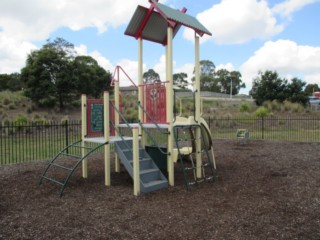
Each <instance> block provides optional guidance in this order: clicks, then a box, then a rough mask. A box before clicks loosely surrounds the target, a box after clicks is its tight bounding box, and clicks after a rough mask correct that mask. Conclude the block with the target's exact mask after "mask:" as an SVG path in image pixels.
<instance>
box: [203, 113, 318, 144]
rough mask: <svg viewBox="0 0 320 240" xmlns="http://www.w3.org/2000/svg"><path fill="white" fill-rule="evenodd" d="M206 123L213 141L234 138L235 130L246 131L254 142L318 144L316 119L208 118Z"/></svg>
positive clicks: (289, 117)
mask: <svg viewBox="0 0 320 240" xmlns="http://www.w3.org/2000/svg"><path fill="white" fill-rule="evenodd" d="M207 122H208V125H209V127H210V130H211V133H212V137H213V138H214V139H230V138H235V137H236V132H237V129H247V130H248V131H249V135H250V139H255V140H259V139H262V140H263V139H264V140H279V141H296V142H320V118H317V117H291V116H288V117H262V118H255V117H239V118H224V119H214V118H208V119H207Z"/></svg>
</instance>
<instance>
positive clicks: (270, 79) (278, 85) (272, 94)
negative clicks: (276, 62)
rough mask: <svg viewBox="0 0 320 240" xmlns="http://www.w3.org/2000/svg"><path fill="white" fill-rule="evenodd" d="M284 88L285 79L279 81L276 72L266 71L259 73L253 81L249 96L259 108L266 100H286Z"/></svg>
mask: <svg viewBox="0 0 320 240" xmlns="http://www.w3.org/2000/svg"><path fill="white" fill-rule="evenodd" d="M286 87H287V80H286V79H281V78H280V77H279V76H278V73H277V72H276V71H274V72H273V71H270V70H267V71H265V72H264V73H262V72H259V74H258V76H257V77H256V78H255V79H253V83H252V89H251V90H250V95H251V96H252V97H253V98H254V99H255V102H256V104H257V105H259V106H260V105H262V104H263V102H264V101H267V100H270V101H272V100H278V101H280V102H283V101H284V100H285V99H286V93H285V91H286Z"/></svg>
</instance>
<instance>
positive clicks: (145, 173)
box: [115, 140, 168, 193]
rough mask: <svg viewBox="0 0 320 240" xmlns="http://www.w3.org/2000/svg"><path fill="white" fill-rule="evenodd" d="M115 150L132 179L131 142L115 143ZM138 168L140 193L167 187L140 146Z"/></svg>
mask: <svg viewBox="0 0 320 240" xmlns="http://www.w3.org/2000/svg"><path fill="white" fill-rule="evenodd" d="M115 150H116V152H117V154H118V157H119V159H120V160H121V162H122V164H123V165H124V167H125V168H126V170H127V171H128V173H129V175H130V176H131V177H132V178H133V152H132V140H125V141H118V142H115ZM139 167H140V191H141V192H144V193H147V192H152V191H156V190H159V189H162V188H167V187H168V180H167V179H166V177H165V176H164V175H163V174H162V172H161V171H160V169H159V168H158V167H157V165H156V164H155V163H154V161H153V160H152V159H151V157H150V156H149V155H148V153H147V152H146V150H145V149H144V148H142V147H141V146H139Z"/></svg>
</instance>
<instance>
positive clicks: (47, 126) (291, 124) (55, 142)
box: [0, 116, 320, 164]
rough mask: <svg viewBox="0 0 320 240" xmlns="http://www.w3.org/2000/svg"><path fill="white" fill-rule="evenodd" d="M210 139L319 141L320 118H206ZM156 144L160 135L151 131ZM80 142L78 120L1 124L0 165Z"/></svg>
mask: <svg viewBox="0 0 320 240" xmlns="http://www.w3.org/2000/svg"><path fill="white" fill-rule="evenodd" d="M205 120H206V121H207V123H208V125H209V128H210V131H211V133H212V138H213V139H236V132H237V130H238V129H247V130H248V131H249V139H251V140H274V141H296V142H320V118H316V117H290V116H288V117H265V118H253V117H239V118H219V119H215V118H212V117H210V118H207V119H205ZM152 134H153V137H154V138H155V139H156V140H159V142H161V143H163V142H165V141H166V137H165V136H163V134H160V133H157V132H152ZM79 139H81V121H65V122H63V123H60V122H50V123H48V122H46V123H35V122H26V123H15V122H3V123H0V164H12V163H22V162H30V161H36V160H48V159H51V158H53V157H54V156H55V155H56V154H57V153H58V152H59V151H60V150H62V149H63V148H64V147H66V146H68V145H69V144H71V143H73V142H75V141H78V140H79Z"/></svg>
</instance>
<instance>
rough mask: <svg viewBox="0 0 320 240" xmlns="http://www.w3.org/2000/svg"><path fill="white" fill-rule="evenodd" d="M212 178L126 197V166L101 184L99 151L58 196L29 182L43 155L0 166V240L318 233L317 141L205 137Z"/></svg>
mask: <svg viewBox="0 0 320 240" xmlns="http://www.w3.org/2000/svg"><path fill="white" fill-rule="evenodd" d="M214 146H215V155H216V160H217V167H218V169H217V174H218V178H217V180H216V181H215V182H205V183H202V184H199V185H197V186H195V187H193V188H192V190H191V191H188V192H187V191H186V190H185V186H184V185H183V177H182V175H181V171H180V168H179V167H180V166H179V165H177V166H176V169H175V176H176V185H175V186H174V187H169V188H168V189H163V190H159V191H156V192H152V193H147V194H142V195H140V196H139V197H135V196H133V184H132V180H131V178H130V177H129V175H128V173H126V172H125V170H122V171H121V172H120V173H112V175H111V180H112V186H111V187H105V186H104V170H103V160H102V159H103V157H102V155H101V154H96V155H95V156H94V157H92V158H91V159H90V160H89V176H88V178H87V179H83V178H81V169H78V170H77V171H76V172H75V174H74V175H73V177H72V178H71V180H70V182H69V185H68V186H67V188H66V189H65V192H64V196H63V197H62V198H60V197H59V195H58V186H56V185H52V184H49V183H47V182H46V183H44V184H42V185H41V186H38V180H39V176H40V174H41V173H42V171H43V168H44V166H45V164H46V162H44V161H42V162H33V163H27V164H17V165H10V166H0V239H246V240H247V239H320V152H319V149H320V143H288V142H269V141H249V142H248V143H247V144H246V145H240V144H239V142H236V141H229V140H221V141H214Z"/></svg>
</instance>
